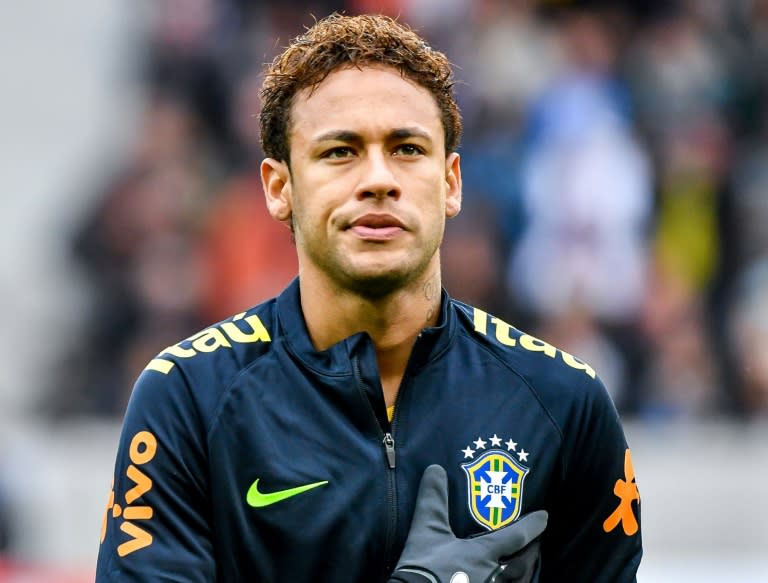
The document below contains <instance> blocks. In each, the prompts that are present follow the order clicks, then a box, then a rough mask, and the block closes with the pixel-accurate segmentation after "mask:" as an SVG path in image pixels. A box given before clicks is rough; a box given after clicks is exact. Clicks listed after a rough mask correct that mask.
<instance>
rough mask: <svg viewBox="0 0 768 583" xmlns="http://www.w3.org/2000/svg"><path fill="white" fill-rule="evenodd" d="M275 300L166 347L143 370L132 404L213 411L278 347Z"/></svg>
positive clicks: (149, 407)
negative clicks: (243, 374) (235, 384)
mask: <svg viewBox="0 0 768 583" xmlns="http://www.w3.org/2000/svg"><path fill="white" fill-rule="evenodd" d="M274 304H275V300H274V299H273V300H269V301H267V302H264V303H262V304H259V305H258V306H255V307H253V308H251V309H249V310H247V311H245V312H241V313H239V314H235V315H233V316H231V317H230V318H227V319H225V320H222V321H220V322H217V323H215V324H212V325H210V326H207V327H206V328H204V329H202V330H200V331H198V332H196V333H195V334H192V335H191V336H189V337H188V338H185V339H184V340H181V341H180V342H178V343H176V344H172V345H171V346H167V347H166V348H164V349H162V350H161V351H160V352H159V353H158V354H157V356H155V357H154V358H153V359H151V360H150V361H149V362H148V363H147V365H146V367H145V368H144V370H143V371H142V372H141V374H140V375H139V378H138V379H137V381H136V384H135V386H134V389H133V392H132V394H131V400H130V402H129V409H136V408H139V409H151V410H159V409H161V408H168V407H171V408H173V409H175V410H178V409H180V408H194V409H197V410H198V411H199V412H200V413H201V414H202V415H203V417H207V416H208V415H210V414H212V412H213V410H214V409H215V407H216V404H217V403H218V401H219V400H220V398H221V396H222V394H223V393H224V392H225V391H226V389H227V387H228V386H229V385H230V384H231V383H232V381H233V380H234V379H235V378H236V377H237V376H238V375H239V374H240V373H241V372H243V371H244V370H247V369H248V368H249V367H250V366H251V365H252V364H253V363H254V362H256V361H257V360H259V359H261V358H263V357H264V356H265V355H267V354H269V352H270V351H271V350H272V346H273V344H274V341H275V338H276V336H277V335H278V332H277V324H276V318H275V315H274Z"/></svg>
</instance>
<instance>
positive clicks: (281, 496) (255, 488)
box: [245, 478, 328, 508]
mask: <svg viewBox="0 0 768 583" xmlns="http://www.w3.org/2000/svg"><path fill="white" fill-rule="evenodd" d="M327 483H328V480H324V481H322V482H314V483H312V484H305V485H304V486H297V487H295V488H288V489H287V490H278V491H277V492H269V493H267V494H265V493H262V492H259V478H256V481H255V482H254V483H253V484H251V487H250V488H248V493H247V494H246V495H245V499H246V501H247V502H248V504H250V505H251V506H253V507H254V508H262V507H264V506H269V505H271V504H274V503H275V502H280V501H281V500H285V499H286V498H290V497H292V496H296V494H301V493H302V492H306V491H307V490H312V489H313V488H318V487H320V486H325V485H326V484H327Z"/></svg>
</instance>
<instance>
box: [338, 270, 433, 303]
mask: <svg viewBox="0 0 768 583" xmlns="http://www.w3.org/2000/svg"><path fill="white" fill-rule="evenodd" d="M400 267H401V268H400V269H382V270H376V271H367V272H360V271H357V272H352V273H346V274H345V277H343V282H342V285H343V287H345V288H347V289H349V290H351V291H354V292H355V293H357V294H359V295H361V296H363V297H366V298H370V299H379V298H383V297H385V296H388V295H390V294H392V293H394V292H396V291H398V290H400V289H402V288H404V287H406V286H407V285H408V284H409V283H411V282H412V281H414V280H416V279H417V278H418V277H419V275H420V274H421V271H419V270H417V271H414V270H405V269H402V266H400Z"/></svg>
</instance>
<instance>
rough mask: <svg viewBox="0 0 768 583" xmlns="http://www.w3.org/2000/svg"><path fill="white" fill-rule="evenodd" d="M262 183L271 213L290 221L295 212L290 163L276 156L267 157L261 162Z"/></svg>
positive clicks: (282, 219) (273, 216)
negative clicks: (277, 158) (276, 158)
mask: <svg viewBox="0 0 768 583" xmlns="http://www.w3.org/2000/svg"><path fill="white" fill-rule="evenodd" d="M261 184H262V186H263V187H264V197H265V198H266V199H267V209H268V210H269V214H270V215H272V218H274V219H276V220H278V221H281V222H283V223H287V222H289V221H290V220H291V214H292V212H293V206H292V204H293V201H292V198H291V195H292V191H291V173H290V171H289V170H288V164H286V163H285V162H280V161H278V160H275V159H274V158H265V159H264V160H263V161H262V162H261Z"/></svg>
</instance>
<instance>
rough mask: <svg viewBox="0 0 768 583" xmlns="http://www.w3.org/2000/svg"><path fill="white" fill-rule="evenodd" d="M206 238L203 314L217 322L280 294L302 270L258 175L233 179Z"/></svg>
mask: <svg viewBox="0 0 768 583" xmlns="http://www.w3.org/2000/svg"><path fill="white" fill-rule="evenodd" d="M206 223H207V227H206V230H205V234H204V235H203V238H202V243H203V249H202V250H203V258H204V264H203V268H204V277H203V287H204V289H203V296H202V298H201V306H200V312H201V314H202V317H203V319H204V320H205V321H210V322H215V321H218V320H222V319H224V318H226V317H229V316H231V315H233V314H236V313H238V312H242V311H244V310H246V309H247V308H250V307H251V306H253V305H255V304H257V303H259V302H261V301H264V300H266V299H268V298H270V297H272V296H274V295H277V294H278V293H279V292H280V291H281V290H282V289H283V288H284V287H285V286H286V285H287V284H288V283H289V282H290V280H291V279H293V278H294V277H295V276H296V275H297V274H298V262H297V259H296V250H295V248H294V246H293V244H292V242H291V234H290V231H289V229H288V227H287V226H286V225H283V224H281V223H278V222H277V221H275V220H274V219H273V218H272V217H271V216H270V215H269V213H268V212H267V207H266V203H265V200H264V194H263V193H262V190H261V178H260V177H259V175H258V174H257V173H252V174H247V175H243V176H240V177H237V178H235V179H233V181H232V182H231V183H230V184H229V185H228V186H227V187H226V189H225V190H224V191H223V192H222V193H220V194H219V195H218V196H217V198H216V201H215V204H214V206H213V208H211V210H210V211H209V214H208V217H207V220H206Z"/></svg>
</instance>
